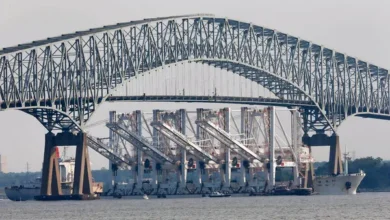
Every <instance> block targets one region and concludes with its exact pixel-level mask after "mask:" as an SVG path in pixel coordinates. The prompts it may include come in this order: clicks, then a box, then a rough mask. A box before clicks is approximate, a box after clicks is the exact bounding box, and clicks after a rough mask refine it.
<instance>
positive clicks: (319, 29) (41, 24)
mask: <svg viewBox="0 0 390 220" xmlns="http://www.w3.org/2000/svg"><path fill="white" fill-rule="evenodd" d="M193 13H212V14H215V15H216V16H218V17H228V18H233V19H239V20H243V21H247V22H252V23H254V24H257V25H261V26H266V27H269V28H272V29H277V30H280V31H282V32H285V33H288V34H290V35H293V36H297V37H300V38H303V39H306V40H310V41H312V42H315V43H317V44H321V45H325V46H327V47H329V48H334V49H336V50H337V51H340V52H344V53H347V54H348V55H351V56H355V57H358V58H360V59H362V60H365V61H368V62H371V63H373V64H376V65H378V66H381V67H383V68H387V69H389V68H390V64H389V63H388V61H389V58H390V41H389V40H388V38H389V36H390V28H388V27H389V22H388V21H389V20H390V1H388V0H371V1H363V0H327V1H313V0H295V1H292V0H291V1H281V0H272V1H270V0H266V1H263V0H256V1H254V0H252V1H250V0H240V1H231V0H213V1H210V0H196V1H187V0H164V1H151V0H142V1H140V0H131V1H129V0H110V1H107V0H83V1H80V0H67V1H57V0H34V1H30V0H0V48H4V47H9V46H14V45H17V44H21V43H27V42H31V41H34V40H40V39H45V38H47V37H52V36H58V35H61V34H66V33H71V32H75V31H80V30H86V29H89V28H93V27H99V26H104V25H110V24H115V23H120V22H126V21H132V20H139V19H144V18H153V17H161V16H171V15H183V14H193ZM202 106H205V105H202ZM224 106H226V105H224ZM182 107H184V108H188V109H189V108H192V109H195V108H196V107H198V106H196V105H194V104H192V105H189V104H179V103H169V104H166V103H165V104H164V103H152V104H145V103H136V104H135V103H118V104H113V103H106V104H103V106H101V107H100V108H99V110H98V112H96V114H95V115H94V118H93V119H92V121H99V120H102V119H105V118H108V111H109V110H117V109H122V110H127V111H133V110H136V109H145V110H152V109H153V108H160V109H161V108H169V109H178V108H182ZM210 107H211V108H217V107H216V106H212V105H210ZM218 107H219V106H218ZM232 108H236V109H238V108H239V106H232ZM0 125H1V126H0V140H1V145H0V154H2V155H5V156H6V157H7V158H8V159H7V160H8V170H9V171H12V172H18V171H25V170H26V163H29V168H30V170H35V171H37V170H40V169H41V165H42V159H43V148H44V134H45V132H46V131H45V129H44V128H43V127H42V126H41V125H40V124H39V123H38V122H37V121H36V120H35V119H34V118H32V117H31V116H29V115H26V114H24V113H21V112H18V111H8V110H7V111H5V112H1V113H0ZM389 130H390V122H388V121H380V120H375V119H361V118H353V117H352V118H348V119H347V120H346V121H344V122H343V124H342V125H341V127H339V130H338V132H339V134H340V138H341V145H342V147H343V148H344V146H347V147H348V150H349V151H354V152H355V155H356V157H364V156H374V157H379V156H380V157H382V158H384V159H390V149H388V148H387V144H388V143H389V141H390V136H389V135H388V131H389ZM90 132H91V133H92V134H93V135H94V136H107V134H108V131H107V129H105V128H104V127H99V128H94V129H92V130H91V131H90ZM327 154H328V148H316V149H314V156H315V158H316V160H317V161H322V160H327V158H328V155H327ZM90 157H91V161H92V168H93V169H100V168H101V167H103V166H107V161H106V159H104V158H103V157H101V156H100V155H97V154H96V153H95V152H92V150H90Z"/></svg>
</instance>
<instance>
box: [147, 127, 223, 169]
mask: <svg viewBox="0 0 390 220" xmlns="http://www.w3.org/2000/svg"><path fill="white" fill-rule="evenodd" d="M151 125H152V126H153V127H154V128H156V129H157V130H158V131H159V132H161V133H162V134H163V135H165V136H166V137H167V138H169V139H170V140H172V141H173V142H175V143H176V144H178V145H179V146H181V147H183V148H185V149H186V150H187V151H189V152H190V153H192V154H194V155H195V156H197V157H198V159H201V160H203V159H207V160H212V161H214V162H217V163H218V159H217V158H216V157H214V156H213V155H211V154H209V153H208V152H206V151H204V150H203V149H202V148H201V147H200V146H198V145H196V144H194V143H193V142H191V141H190V140H188V138H187V137H186V136H185V135H183V134H182V133H180V132H179V131H177V130H176V129H174V128H172V127H171V126H169V125H167V124H165V123H163V122H160V121H157V122H152V124H151Z"/></svg>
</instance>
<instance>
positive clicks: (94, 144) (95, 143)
mask: <svg viewBox="0 0 390 220" xmlns="http://www.w3.org/2000/svg"><path fill="white" fill-rule="evenodd" d="M87 145H88V146H89V147H90V148H92V149H94V150H95V151H96V152H98V153H99V154H100V155H102V156H104V157H105V158H107V159H109V160H110V161H111V162H112V163H115V164H117V165H119V166H123V164H127V165H129V166H131V163H132V162H133V161H131V160H129V159H126V158H125V157H123V156H121V155H117V154H115V153H114V152H113V151H112V149H111V148H110V147H109V146H107V145H106V144H105V143H103V142H102V141H100V140H98V139H97V138H95V137H92V136H91V135H87Z"/></svg>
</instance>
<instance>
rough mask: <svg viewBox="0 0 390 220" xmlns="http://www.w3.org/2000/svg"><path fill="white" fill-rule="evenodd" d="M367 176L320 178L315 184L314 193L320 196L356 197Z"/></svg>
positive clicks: (351, 175) (316, 179) (352, 175)
mask: <svg viewBox="0 0 390 220" xmlns="http://www.w3.org/2000/svg"><path fill="white" fill-rule="evenodd" d="M364 177H365V174H350V175H338V176H319V177H316V178H315V180H314V183H313V188H314V192H317V193H318V194H320V195H354V194H356V190H357V188H358V187H359V185H360V183H361V182H362V180H363V179H364Z"/></svg>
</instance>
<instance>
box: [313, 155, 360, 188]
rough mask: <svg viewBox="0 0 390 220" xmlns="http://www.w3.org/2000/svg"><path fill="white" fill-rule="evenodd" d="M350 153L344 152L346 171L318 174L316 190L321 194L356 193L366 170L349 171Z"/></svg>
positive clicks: (315, 181)
mask: <svg viewBox="0 0 390 220" xmlns="http://www.w3.org/2000/svg"><path fill="white" fill-rule="evenodd" d="M348 159H349V158H348V153H344V173H342V174H339V175H327V176H316V178H315V179H314V182H313V188H314V191H315V192H316V193H318V194H320V195H354V194H356V191H357V189H358V187H359V185H360V183H361V182H362V180H363V179H364V177H365V176H366V173H364V171H362V170H360V171H359V172H358V173H352V174H349V173H348Z"/></svg>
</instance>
